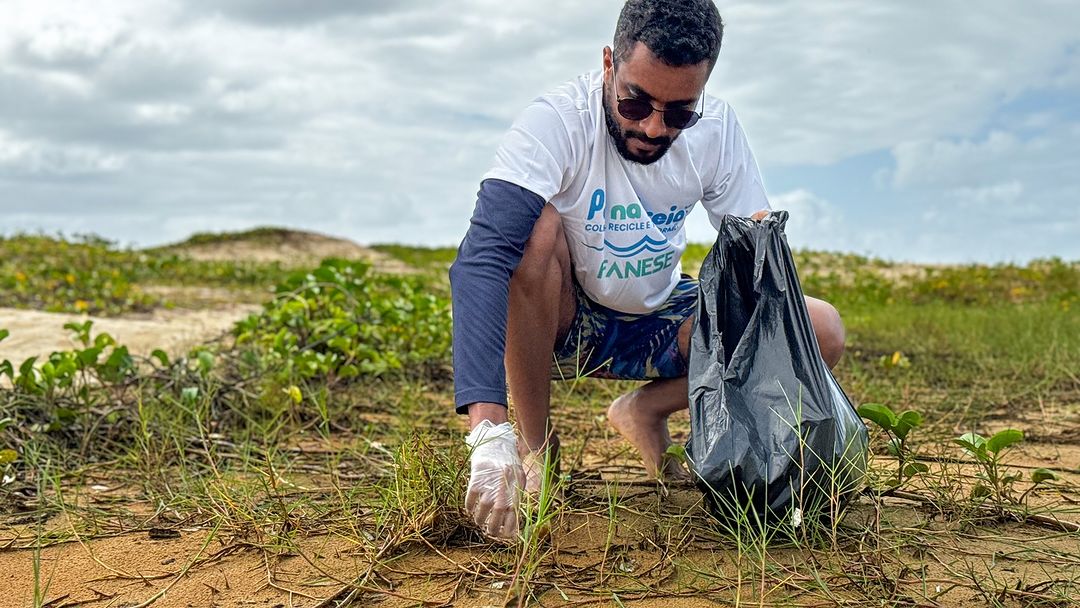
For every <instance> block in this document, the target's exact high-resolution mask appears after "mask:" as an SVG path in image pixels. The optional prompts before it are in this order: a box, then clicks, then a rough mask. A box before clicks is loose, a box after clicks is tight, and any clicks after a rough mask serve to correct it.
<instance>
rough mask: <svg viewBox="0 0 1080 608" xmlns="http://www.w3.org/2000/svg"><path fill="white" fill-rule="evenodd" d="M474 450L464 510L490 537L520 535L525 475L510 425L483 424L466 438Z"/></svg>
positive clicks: (484, 422)
mask: <svg viewBox="0 0 1080 608" xmlns="http://www.w3.org/2000/svg"><path fill="white" fill-rule="evenodd" d="M465 443H467V444H468V445H469V447H471V448H472V454H471V456H470V458H469V463H470V473H469V489H468V493H467V494H466V496H465V510H466V511H467V512H468V513H469V515H471V516H472V518H473V521H474V522H476V525H478V526H480V529H481V530H483V531H484V532H485V533H486V534H487V535H489V536H493V537H497V538H513V537H515V536H517V533H518V495H519V494H520V492H521V490H522V489H524V488H525V473H524V471H523V470H522V468H521V458H520V457H519V456H518V451H517V439H516V438H515V437H514V429H513V427H511V426H510V423H509V422H503V423H501V424H494V423H492V422H491V421H490V420H483V421H481V422H480V423H479V424H477V425H476V426H475V427H474V428H473V430H472V432H471V433H469V435H468V436H467V437H465Z"/></svg>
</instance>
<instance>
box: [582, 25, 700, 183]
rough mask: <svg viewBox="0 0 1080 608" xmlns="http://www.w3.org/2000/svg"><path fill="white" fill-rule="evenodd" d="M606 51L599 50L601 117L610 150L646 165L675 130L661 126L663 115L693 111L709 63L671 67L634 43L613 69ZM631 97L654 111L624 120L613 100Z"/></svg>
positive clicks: (668, 143)
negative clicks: (669, 111) (601, 62)
mask: <svg viewBox="0 0 1080 608" xmlns="http://www.w3.org/2000/svg"><path fill="white" fill-rule="evenodd" d="M613 67H614V66H613V64H612V55H611V49H610V48H605V49H604V118H605V120H606V122H607V128H608V133H609V134H610V135H611V139H612V141H613V142H614V143H615V148H616V149H617V150H618V151H619V154H621V155H622V157H623V158H625V159H626V160H629V161H632V162H635V163H640V164H643V165H648V164H651V163H654V162H656V161H658V160H660V158H661V157H662V156H663V155H664V153H665V152H667V151H668V148H670V147H671V144H672V143H673V142H674V141H675V139H676V138H677V137H678V136H679V133H681V132H682V131H680V130H679V129H673V128H670V127H669V126H667V125H666V124H665V123H664V115H663V112H662V110H664V109H666V108H675V107H689V108H695V107H698V105H699V98H700V96H701V95H702V91H703V90H704V88H705V81H706V80H708V78H709V62H707V61H703V62H701V63H698V64H694V65H685V66H679V67H672V66H670V65H667V64H665V63H663V62H662V61H660V60H659V59H657V58H656V56H655V55H653V53H652V51H650V50H649V48H648V47H647V46H645V45H644V44H642V43H640V42H638V43H636V44H635V45H634V48H633V49H632V50H631V52H630V55H629V57H627V59H626V60H625V61H623V62H622V63H620V64H619V66H618V67H617V68H614V69H613ZM626 97H635V98H637V99H640V100H643V101H647V102H649V103H650V105H652V107H653V108H655V109H656V110H657V111H655V112H653V113H652V114H650V115H648V116H646V117H645V118H644V119H642V120H627V119H626V118H623V117H622V115H620V114H619V111H618V109H616V103H617V102H616V100H617V99H623V98H626Z"/></svg>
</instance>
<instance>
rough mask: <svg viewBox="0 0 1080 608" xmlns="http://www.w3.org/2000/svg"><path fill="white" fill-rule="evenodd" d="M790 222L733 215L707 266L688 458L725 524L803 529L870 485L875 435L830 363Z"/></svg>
mask: <svg viewBox="0 0 1080 608" xmlns="http://www.w3.org/2000/svg"><path fill="white" fill-rule="evenodd" d="M787 218H788V214H787V212H785V211H778V212H773V213H771V214H770V215H769V216H768V217H767V218H765V219H764V220H762V221H761V222H755V221H753V220H750V219H747V218H739V217H733V216H726V217H725V218H724V219H723V221H722V223H721V226H720V234H719V237H718V238H717V240H716V244H715V245H714V246H713V248H712V250H711V251H710V252H709V254H708V256H707V257H706V258H705V262H704V264H703V265H702V267H701V272H700V276H699V279H698V285H699V287H698V290H699V291H698V307H697V318H696V321H695V327H694V333H693V336H692V338H691V342H690V361H689V385H690V439H689V441H688V443H687V457H688V460H689V464H690V468H691V470H692V472H693V473H694V476H695V478H696V480H697V482H698V485H699V487H700V488H701V489H702V490H703V491H704V492H705V494H706V496H707V498H708V499H709V500H708V502H709V505H710V506H711V507H712V510H713V512H714V514H716V515H717V516H720V517H732V516H739V517H747V518H748V519H750V520H754V521H755V522H756V524H757V525H770V526H771V525H782V524H783V523H784V522H787V523H789V524H793V525H794V526H795V527H798V526H799V525H800V523H801V521H803V520H804V519H806V518H811V517H818V518H820V517H821V516H830V515H835V514H836V513H837V512H838V510H839V508H840V507H841V506H842V505H843V504H844V502H845V497H846V496H848V495H850V493H851V492H852V491H854V490H856V489H859V487H860V486H861V485H862V483H863V478H864V475H865V472H866V457H867V431H866V426H865V425H864V424H863V422H862V420H861V419H860V418H859V416H858V414H856V412H855V409H854V408H853V407H852V405H851V402H850V401H849V400H848V398H847V396H846V395H845V394H844V391H843V390H842V389H841V388H840V386H839V384H837V382H836V379H835V378H833V375H832V373H831V372H830V371H829V369H828V367H827V366H826V364H825V362H824V361H823V360H822V358H821V354H820V351H819V350H818V344H817V339H816V337H815V336H814V330H813V327H812V326H811V324H810V317H809V314H808V313H807V310H806V302H805V300H804V299H803V294H802V289H801V288H800V286H799V279H798V277H797V276H796V273H795V264H794V262H793V261H792V258H791V250H790V249H788V245H787V241H786V239H785V237H784V224H785V223H786V222H787Z"/></svg>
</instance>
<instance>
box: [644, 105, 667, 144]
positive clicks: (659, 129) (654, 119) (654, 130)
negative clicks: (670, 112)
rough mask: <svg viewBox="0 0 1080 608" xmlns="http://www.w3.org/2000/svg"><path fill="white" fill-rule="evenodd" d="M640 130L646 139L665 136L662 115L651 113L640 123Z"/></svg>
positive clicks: (660, 113)
mask: <svg viewBox="0 0 1080 608" xmlns="http://www.w3.org/2000/svg"><path fill="white" fill-rule="evenodd" d="M641 126H642V130H643V131H645V135H646V136H648V137H653V138H655V137H663V136H664V135H665V134H667V125H665V124H664V113H663V112H658V111H655V110H654V111H653V113H652V114H649V115H648V116H646V117H645V120H643V121H642V125H641Z"/></svg>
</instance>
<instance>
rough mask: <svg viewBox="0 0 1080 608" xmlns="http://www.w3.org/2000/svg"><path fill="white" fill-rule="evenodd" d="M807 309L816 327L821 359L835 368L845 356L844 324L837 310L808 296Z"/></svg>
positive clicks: (815, 332)
mask: <svg viewBox="0 0 1080 608" xmlns="http://www.w3.org/2000/svg"><path fill="white" fill-rule="evenodd" d="M806 308H807V310H808V312H809V313H810V322H811V323H812V324H813V326H814V334H815V335H816V336H817V341H818V347H819V348H820V349H821V357H822V358H823V359H824V360H825V363H826V364H827V365H828V366H829V367H830V368H832V367H835V366H836V364H837V363H839V362H840V357H842V356H843V355H844V337H845V333H844V322H843V321H842V320H841V319H840V313H839V312H837V310H836V308H835V307H834V306H833V305H832V304H829V303H828V302H826V301H824V300H819V299H817V298H811V297H810V296H806Z"/></svg>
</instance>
